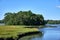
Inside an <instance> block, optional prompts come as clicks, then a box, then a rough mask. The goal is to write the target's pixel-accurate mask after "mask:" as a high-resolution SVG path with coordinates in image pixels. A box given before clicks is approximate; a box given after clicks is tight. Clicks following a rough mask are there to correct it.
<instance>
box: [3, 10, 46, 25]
mask: <svg viewBox="0 0 60 40" xmlns="http://www.w3.org/2000/svg"><path fill="white" fill-rule="evenodd" d="M4 22H5V24H9V25H43V24H45V23H44V22H45V21H44V17H43V16H42V15H40V14H39V15H37V14H34V13H32V12H31V11H30V10H29V11H19V12H17V13H10V12H8V13H6V14H5V18H4Z"/></svg>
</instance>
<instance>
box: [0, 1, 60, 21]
mask: <svg viewBox="0 0 60 40" xmlns="http://www.w3.org/2000/svg"><path fill="white" fill-rule="evenodd" d="M28 10H31V11H32V12H33V13H36V14H42V15H43V16H44V19H45V20H47V19H50V20H60V0H0V20H1V19H3V18H4V14H5V13H6V12H18V11H28Z"/></svg>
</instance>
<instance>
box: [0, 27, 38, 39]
mask: <svg viewBox="0 0 60 40" xmlns="http://www.w3.org/2000/svg"><path fill="white" fill-rule="evenodd" d="M25 27H28V26H0V38H7V37H13V38H16V37H17V35H18V34H23V33H28V32H36V31H38V29H37V28H25Z"/></svg>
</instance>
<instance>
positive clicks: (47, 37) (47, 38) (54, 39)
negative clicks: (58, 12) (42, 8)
mask: <svg viewBox="0 0 60 40" xmlns="http://www.w3.org/2000/svg"><path fill="white" fill-rule="evenodd" d="M56 26H57V27H53V28H42V29H39V30H40V31H41V32H43V34H44V35H43V36H42V37H36V38H32V39H31V40H60V25H56Z"/></svg>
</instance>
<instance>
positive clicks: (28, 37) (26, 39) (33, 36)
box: [19, 33, 43, 40]
mask: <svg viewBox="0 0 60 40" xmlns="http://www.w3.org/2000/svg"><path fill="white" fill-rule="evenodd" d="M42 36H43V34H42V33H39V34H34V35H30V36H24V37H22V38H21V39H19V40H31V39H32V38H36V37H42Z"/></svg>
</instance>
